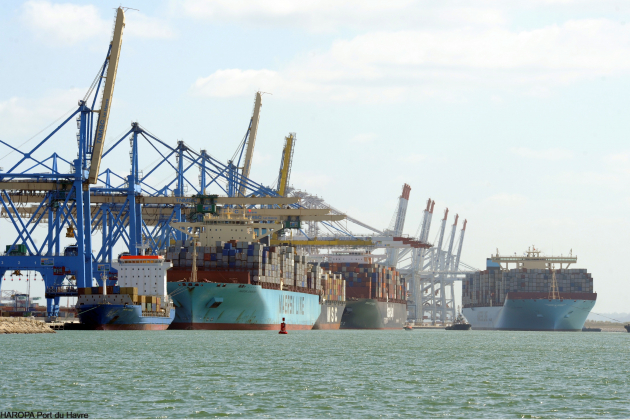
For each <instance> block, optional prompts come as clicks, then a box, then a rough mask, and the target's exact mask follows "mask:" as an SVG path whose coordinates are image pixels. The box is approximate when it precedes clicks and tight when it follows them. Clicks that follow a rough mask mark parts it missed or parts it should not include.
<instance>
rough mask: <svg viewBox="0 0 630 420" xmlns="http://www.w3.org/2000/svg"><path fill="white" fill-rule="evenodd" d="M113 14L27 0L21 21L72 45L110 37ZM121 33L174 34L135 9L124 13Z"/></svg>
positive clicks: (46, 37) (49, 37) (144, 35)
mask: <svg viewBox="0 0 630 420" xmlns="http://www.w3.org/2000/svg"><path fill="white" fill-rule="evenodd" d="M114 19H115V13H114V11H113V10H112V14H111V16H109V17H107V18H105V19H104V18H102V17H101V14H100V12H99V9H98V8H97V7H96V6H94V5H85V6H82V5H77V4H73V3H62V4H53V3H51V2H50V1H46V0H31V1H28V2H26V3H25V4H24V6H23V10H22V21H23V22H24V23H25V24H26V26H27V27H28V28H30V29H31V30H32V31H33V33H34V34H35V35H36V36H37V37H38V38H40V39H42V40H44V41H47V42H50V43H55V44H62V45H73V44H76V43H78V42H82V41H85V40H90V39H94V38H98V39H107V38H108V37H110V36H111V32H112V25H113V22H114ZM123 33H124V36H130V37H138V38H157V39H163V38H172V37H173V36H174V34H175V32H174V30H173V29H172V28H171V27H170V25H169V24H168V22H165V21H163V20H161V19H158V18H154V17H149V16H146V15H144V14H142V13H140V12H138V11H128V12H127V13H126V14H125V30H124V32H123Z"/></svg>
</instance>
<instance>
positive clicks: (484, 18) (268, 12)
mask: <svg viewBox="0 0 630 420" xmlns="http://www.w3.org/2000/svg"><path fill="white" fill-rule="evenodd" d="M174 4H175V5H176V6H175V7H177V8H179V7H181V9H182V10H183V12H184V14H185V15H187V16H190V17H192V18H195V19H203V20H206V21H211V22H218V23H225V22H234V23H239V24H245V25H248V26H259V27H261V26H266V27H273V28H277V27H294V28H300V29H306V30H310V31H316V32H321V31H337V30H339V29H340V28H354V29H359V30H361V29H373V28H375V27H380V28H388V29H400V28H414V27H418V26H422V27H427V26H436V25H450V26H469V25H501V24H504V23H505V22H506V19H505V16H504V14H503V12H502V11H501V10H499V9H497V8H486V7H452V6H444V5H442V4H440V5H439V6H438V7H435V6H433V5H430V4H427V2H419V1H413V0H389V1H380V0H346V1H337V0H302V1H293V0H273V1H258V2H251V1H247V0H187V1H185V2H183V4H182V3H174Z"/></svg>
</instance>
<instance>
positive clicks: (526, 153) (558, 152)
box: [510, 147, 573, 160]
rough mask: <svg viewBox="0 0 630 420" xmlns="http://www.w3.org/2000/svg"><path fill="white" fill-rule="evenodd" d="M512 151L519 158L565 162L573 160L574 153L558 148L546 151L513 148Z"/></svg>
mask: <svg viewBox="0 0 630 420" xmlns="http://www.w3.org/2000/svg"><path fill="white" fill-rule="evenodd" d="M510 151H511V152H512V153H514V154H515V155H517V156H521V157H524V158H530V159H542V160H565V159H572V158H573V152H572V151H570V150H566V149H560V148H557V147H556V148H551V149H544V150H534V149H530V148H527V147H513V148H512V149H510Z"/></svg>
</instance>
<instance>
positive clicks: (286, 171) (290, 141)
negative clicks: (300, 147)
mask: <svg viewBox="0 0 630 420" xmlns="http://www.w3.org/2000/svg"><path fill="white" fill-rule="evenodd" d="M295 139H296V137H295V133H289V135H288V136H287V137H285V138H284V148H283V149H282V161H281V162H280V173H279V174H278V188H277V190H278V195H279V196H280V197H284V196H285V195H286V193H287V187H288V186H289V177H290V176H291V164H292V163H293V150H294V147H293V146H294V144H295Z"/></svg>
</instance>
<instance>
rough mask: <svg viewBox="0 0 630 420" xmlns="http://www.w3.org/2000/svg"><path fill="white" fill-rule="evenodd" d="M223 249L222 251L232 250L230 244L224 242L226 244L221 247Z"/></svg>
mask: <svg viewBox="0 0 630 420" xmlns="http://www.w3.org/2000/svg"><path fill="white" fill-rule="evenodd" d="M223 249H224V250H226V249H232V244H231V243H229V242H226V244H225V245H223Z"/></svg>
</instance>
